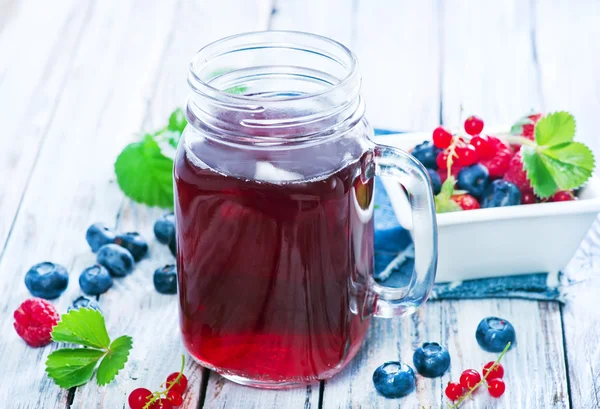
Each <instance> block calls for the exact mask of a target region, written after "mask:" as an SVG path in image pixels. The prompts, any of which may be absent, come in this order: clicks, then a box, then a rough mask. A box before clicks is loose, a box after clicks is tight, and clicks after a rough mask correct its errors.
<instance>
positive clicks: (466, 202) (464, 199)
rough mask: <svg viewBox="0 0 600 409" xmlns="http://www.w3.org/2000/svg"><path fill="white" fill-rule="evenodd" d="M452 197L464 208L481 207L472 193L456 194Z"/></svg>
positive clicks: (473, 208)
mask: <svg viewBox="0 0 600 409" xmlns="http://www.w3.org/2000/svg"><path fill="white" fill-rule="evenodd" d="M450 199H452V200H454V201H455V202H456V203H458V205H459V206H460V207H461V208H462V209H463V210H475V209H479V208H481V206H480V205H479V202H478V201H477V199H475V198H474V197H473V196H471V195H467V194H465V195H456V196H452V197H451V198H450Z"/></svg>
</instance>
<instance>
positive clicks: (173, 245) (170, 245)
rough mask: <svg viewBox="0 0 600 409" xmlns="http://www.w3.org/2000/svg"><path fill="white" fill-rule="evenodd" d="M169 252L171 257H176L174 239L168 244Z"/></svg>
mask: <svg viewBox="0 0 600 409" xmlns="http://www.w3.org/2000/svg"><path fill="white" fill-rule="evenodd" d="M169 250H171V254H173V256H175V257H177V243H176V241H175V239H173V241H172V242H170V243H169Z"/></svg>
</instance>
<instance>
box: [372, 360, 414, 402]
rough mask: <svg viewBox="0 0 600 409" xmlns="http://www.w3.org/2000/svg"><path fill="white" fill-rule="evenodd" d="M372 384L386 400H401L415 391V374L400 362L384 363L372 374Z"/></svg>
mask: <svg viewBox="0 0 600 409" xmlns="http://www.w3.org/2000/svg"><path fill="white" fill-rule="evenodd" d="M373 383H374V384H375V389H377V392H379V393H380V394H382V395H383V396H385V397H386V398H401V397H402V396H406V395H408V394H409V393H411V392H412V391H413V390H415V373H414V372H413V370H412V368H411V367H410V366H408V365H406V364H404V363H402V362H398V361H391V362H386V363H385V364H383V365H381V366H380V367H379V368H377V369H376V370H375V372H374V373H373Z"/></svg>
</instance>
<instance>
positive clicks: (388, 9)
mask: <svg viewBox="0 0 600 409" xmlns="http://www.w3.org/2000/svg"><path fill="white" fill-rule="evenodd" d="M356 3H357V10H356V27H355V34H354V37H355V41H354V43H353V44H352V46H353V50H354V52H355V53H356V55H357V56H358V59H359V62H360V71H361V73H362V78H363V87H362V94H363V96H364V98H365V102H366V104H367V118H368V120H369V121H370V122H371V124H372V125H373V126H375V127H379V128H389V129H395V130H412V131H416V130H422V129H428V128H433V127H435V126H436V125H438V124H439V108H440V106H439V101H440V42H439V37H440V31H439V30H440V27H439V24H440V20H439V4H438V3H439V2H438V1H436V0H422V1H396V0H378V1H371V0H357V1H356ZM336 24H337V23H336ZM340 24H343V22H342V23H340Z"/></svg>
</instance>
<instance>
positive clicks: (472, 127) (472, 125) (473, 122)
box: [465, 115, 483, 135]
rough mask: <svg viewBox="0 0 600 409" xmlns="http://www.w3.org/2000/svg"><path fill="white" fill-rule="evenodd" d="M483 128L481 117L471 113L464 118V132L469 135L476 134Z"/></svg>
mask: <svg viewBox="0 0 600 409" xmlns="http://www.w3.org/2000/svg"><path fill="white" fill-rule="evenodd" d="M482 130H483V119H481V118H479V117H477V116H475V115H471V116H470V117H468V118H467V119H466V120H465V132H466V133H468V134H469V135H477V134H479V133H480V132H481V131H482Z"/></svg>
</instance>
